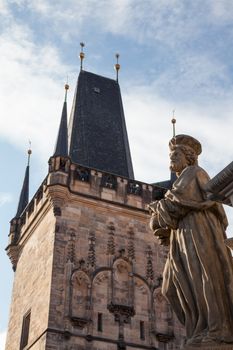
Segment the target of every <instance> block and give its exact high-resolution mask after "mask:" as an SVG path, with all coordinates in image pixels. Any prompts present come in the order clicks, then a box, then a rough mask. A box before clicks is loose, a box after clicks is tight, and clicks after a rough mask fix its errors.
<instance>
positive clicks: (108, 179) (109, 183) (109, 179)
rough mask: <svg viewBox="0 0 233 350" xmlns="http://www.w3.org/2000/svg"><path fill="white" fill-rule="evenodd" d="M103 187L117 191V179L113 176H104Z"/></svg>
mask: <svg viewBox="0 0 233 350" xmlns="http://www.w3.org/2000/svg"><path fill="white" fill-rule="evenodd" d="M101 186H102V187H107V188H110V189H111V190H115V189H116V188H117V178H116V176H115V175H112V174H102V178H101Z"/></svg>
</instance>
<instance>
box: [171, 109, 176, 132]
mask: <svg viewBox="0 0 233 350" xmlns="http://www.w3.org/2000/svg"><path fill="white" fill-rule="evenodd" d="M171 122H172V126H173V137H175V136H176V119H175V109H174V110H173V111H172V120H171Z"/></svg>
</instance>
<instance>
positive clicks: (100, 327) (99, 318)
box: [97, 312, 103, 332]
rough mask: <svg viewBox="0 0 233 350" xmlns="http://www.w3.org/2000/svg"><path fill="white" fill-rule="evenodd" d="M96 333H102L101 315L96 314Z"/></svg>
mask: <svg viewBox="0 0 233 350" xmlns="http://www.w3.org/2000/svg"><path fill="white" fill-rule="evenodd" d="M97 331H98V332H103V314H102V313H100V312H98V320H97Z"/></svg>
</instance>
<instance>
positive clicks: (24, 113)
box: [0, 23, 70, 157]
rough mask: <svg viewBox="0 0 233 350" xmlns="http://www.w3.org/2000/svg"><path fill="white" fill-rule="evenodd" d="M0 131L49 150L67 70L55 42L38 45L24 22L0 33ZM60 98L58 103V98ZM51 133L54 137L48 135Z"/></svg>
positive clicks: (19, 141)
mask: <svg viewBox="0 0 233 350" xmlns="http://www.w3.org/2000/svg"><path fill="white" fill-rule="evenodd" d="M0 50H1V52H2V55H1V57H0V74H1V81H0V94H1V96H2V101H3V102H2V103H3V104H2V106H1V107H2V112H1V113H2V115H3V116H4V117H3V118H1V119H0V135H1V136H2V137H4V138H7V139H8V140H10V141H11V142H12V143H14V144H16V145H19V146H20V147H22V146H23V145H24V146H25V145H26V144H27V142H28V139H30V140H31V141H32V144H33V148H34V151H35V154H36V153H39V154H41V155H42V156H44V157H45V156H47V157H48V150H49V149H50V150H51V151H52V149H53V146H54V140H55V137H56V136H55V135H56V133H57V128H58V125H59V119H60V115H61V109H62V100H63V94H64V90H63V86H62V85H63V82H64V81H65V79H66V75H67V73H68V72H69V70H70V67H67V66H66V65H65V64H64V63H62V62H61V60H60V58H59V53H58V50H57V49H56V48H55V47H54V46H49V45H44V46H37V45H36V44H35V43H34V42H33V35H32V33H31V31H30V29H29V28H28V27H27V26H25V25H23V26H22V25H19V24H17V23H11V25H10V26H9V27H8V28H7V30H6V31H5V33H4V34H3V35H2V36H1V37H0ZM59 98H60V104H59V103H58V100H59ZM51 135H52V136H54V137H51Z"/></svg>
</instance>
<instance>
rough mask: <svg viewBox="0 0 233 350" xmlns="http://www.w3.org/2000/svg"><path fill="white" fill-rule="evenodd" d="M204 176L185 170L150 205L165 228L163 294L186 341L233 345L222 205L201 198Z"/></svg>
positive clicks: (232, 274) (232, 292) (232, 295)
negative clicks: (167, 235) (167, 242)
mask: <svg viewBox="0 0 233 350" xmlns="http://www.w3.org/2000/svg"><path fill="white" fill-rule="evenodd" d="M208 181H209V176H208V175H207V173H206V172H205V171H204V170H203V169H202V168H200V167H199V166H188V167H187V168H185V169H184V170H183V171H182V173H181V174H180V176H179V177H178V179H177V180H176V181H175V182H174V184H173V188H172V190H170V191H168V192H167V193H166V196H165V198H164V199H162V200H160V201H156V202H154V203H152V204H151V205H150V206H151V207H152V210H153V211H154V213H155V214H156V215H157V218H158V222H159V225H160V227H164V228H170V229H171V237H170V251H169V254H168V258H167V261H166V265H165V269H164V275H163V286H162V293H163V295H164V296H165V297H166V298H167V299H168V301H169V302H170V304H171V306H172V308H173V310H174V311H175V313H176V315H177V317H178V319H179V320H180V322H181V323H182V324H183V325H185V328H186V334H187V338H188V339H190V340H191V343H192V341H193V342H194V343H195V342H197V343H198V342H199V341H202V340H204V342H205V341H206V342H209V341H212V340H213V341H217V342H219V341H220V342H222V341H223V342H230V343H231V342H233V268H232V257H231V255H230V252H229V250H228V248H227V247H226V246H225V243H224V239H225V238H226V236H225V229H226V226H227V219H226V215H225V212H224V209H223V207H222V205H220V204H218V203H216V202H213V201H209V200H206V198H205V192H204V185H205V184H206V183H207V182H208Z"/></svg>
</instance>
